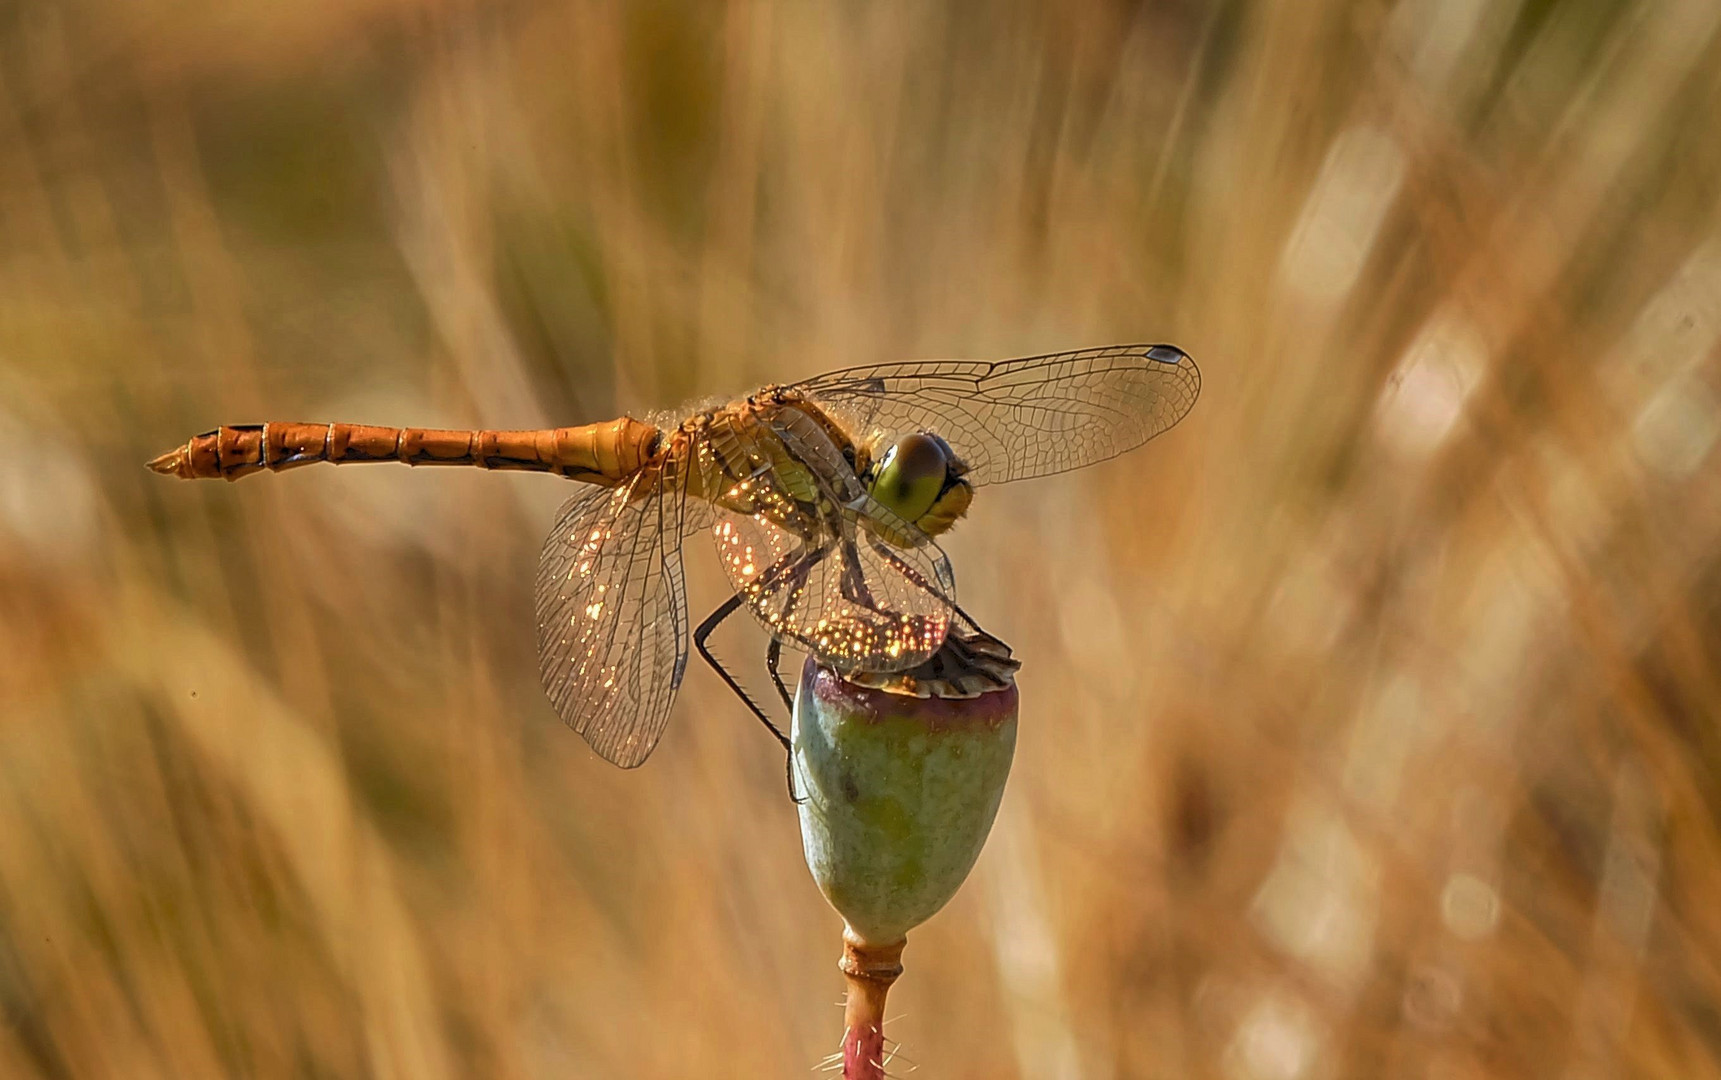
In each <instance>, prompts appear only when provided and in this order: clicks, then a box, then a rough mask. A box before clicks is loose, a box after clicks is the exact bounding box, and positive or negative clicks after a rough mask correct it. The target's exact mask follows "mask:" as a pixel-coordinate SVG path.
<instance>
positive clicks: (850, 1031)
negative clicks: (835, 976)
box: [839, 928, 908, 1080]
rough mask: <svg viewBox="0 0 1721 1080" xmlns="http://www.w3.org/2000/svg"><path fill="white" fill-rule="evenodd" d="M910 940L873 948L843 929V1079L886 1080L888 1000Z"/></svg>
mask: <svg viewBox="0 0 1721 1080" xmlns="http://www.w3.org/2000/svg"><path fill="white" fill-rule="evenodd" d="M907 943H908V939H907V938H903V939H901V940H899V941H896V942H893V943H891V944H889V945H870V944H868V943H867V942H865V941H862V940H861V939H860V938H859V937H858V936H857V935H856V934H855V932H854V931H853V930H850V929H847V928H845V929H844V930H843V959H842V963H841V964H840V965H839V966H840V967H841V968H842V972H843V977H844V978H845V979H846V980H847V981H848V984H849V992H848V1000H847V1002H846V1003H845V1005H844V1007H843V1080H883V1078H884V999H885V995H886V994H888V993H889V992H890V986H891V984H892V983H894V982H895V981H896V977H897V976H898V975H901V974H902V947H903V946H904V945H906V944H907Z"/></svg>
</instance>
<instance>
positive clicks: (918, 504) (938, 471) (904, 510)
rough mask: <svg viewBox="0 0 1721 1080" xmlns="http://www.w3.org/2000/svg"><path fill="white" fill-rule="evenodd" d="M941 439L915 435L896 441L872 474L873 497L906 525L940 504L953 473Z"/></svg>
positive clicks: (947, 453) (949, 457)
mask: <svg viewBox="0 0 1721 1080" xmlns="http://www.w3.org/2000/svg"><path fill="white" fill-rule="evenodd" d="M950 465H951V455H950V451H949V450H948V449H947V447H946V444H945V443H944V441H943V440H942V439H939V438H937V437H935V436H932V435H924V434H920V433H918V432H917V433H915V434H912V435H904V436H903V437H902V438H900V439H898V440H896V442H895V443H894V444H893V445H892V446H891V448H890V449H889V450H886V451H885V453H884V459H883V460H882V461H880V462H879V463H878V468H877V469H876V470H874V472H873V475H872V491H871V494H872V497H873V498H875V499H877V500H878V501H879V502H881V503H883V504H884V505H885V508H886V509H888V510H890V512H891V513H893V514H895V515H896V516H897V517H899V518H901V519H902V520H904V521H907V522H916V521H919V520H920V519H921V518H922V517H924V516H925V514H926V512H927V511H928V510H931V509H932V504H933V503H935V502H937V501H938V496H939V494H940V493H941V492H942V491H943V490H944V484H945V480H946V479H947V478H948V476H949V474H950Z"/></svg>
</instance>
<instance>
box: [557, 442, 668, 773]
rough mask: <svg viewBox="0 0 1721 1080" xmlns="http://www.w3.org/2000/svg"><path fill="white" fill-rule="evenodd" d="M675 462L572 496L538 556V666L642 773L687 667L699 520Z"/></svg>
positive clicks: (562, 697)
mask: <svg viewBox="0 0 1721 1080" xmlns="http://www.w3.org/2000/svg"><path fill="white" fill-rule="evenodd" d="M686 488H687V485H686V478H685V477H684V476H683V475H681V474H679V473H678V472H677V470H676V469H675V467H674V462H673V461H669V462H666V463H665V465H664V469H663V471H661V472H659V471H657V470H652V469H648V470H646V471H644V472H641V473H639V474H637V475H636V476H634V477H633V479H632V480H630V481H629V482H628V483H626V484H623V485H621V486H620V487H617V488H613V489H610V488H595V489H593V490H591V491H588V492H582V493H581V494H578V495H575V496H574V497H573V498H571V499H569V500H568V501H567V502H566V503H565V504H563V506H562V508H561V510H560V511H559V512H558V513H557V515H556V523H555V526H554V527H553V528H552V529H551V530H550V536H549V539H548V540H546V541H545V543H544V551H543V556H542V558H541V559H540V561H539V564H538V581H537V589H536V595H537V614H538V671H539V674H540V676H541V677H542V679H543V682H544V691H545V693H546V694H548V695H549V698H550V703H551V704H552V705H554V706H555V708H556V712H557V713H559V714H560V715H561V717H562V719H563V720H564V721H565V722H566V723H567V725H568V726H569V727H571V728H573V729H574V730H575V731H577V732H579V733H580V735H581V736H583V737H584V738H585V740H586V742H588V743H590V744H591V747H592V749H593V750H596V751H597V752H598V753H599V754H601V755H602V756H603V757H604V758H606V759H608V760H609V761H612V762H614V763H615V764H617V765H620V766H621V767H622V768H624V769H631V768H633V767H634V766H636V765H639V764H640V763H641V762H643V761H644V760H645V759H646V757H647V756H648V755H649V754H650V753H651V751H652V749H653V748H654V747H656V746H657V742H658V739H659V738H661V737H662V735H663V730H664V727H665V726H666V725H667V724H668V722H669V710H670V706H671V705H672V704H673V703H674V701H675V694H676V691H677V689H678V688H679V687H680V686H681V677H682V675H683V674H684V673H685V671H686V669H687V635H688V616H687V593H686V589H685V587H684V583H683V573H682V566H681V539H682V535H683V534H684V532H686V531H687V530H688V529H690V528H693V527H697V525H698V524H699V522H698V521H695V520H690V518H691V517H695V516H697V512H696V511H691V512H690V510H689V500H688V499H687V498H686Z"/></svg>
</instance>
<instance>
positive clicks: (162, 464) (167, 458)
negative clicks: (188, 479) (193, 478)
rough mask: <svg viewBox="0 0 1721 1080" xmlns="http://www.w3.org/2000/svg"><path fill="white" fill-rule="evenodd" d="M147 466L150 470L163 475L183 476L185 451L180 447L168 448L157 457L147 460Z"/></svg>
mask: <svg viewBox="0 0 1721 1080" xmlns="http://www.w3.org/2000/svg"><path fill="white" fill-rule="evenodd" d="M149 468H150V471H151V472H158V473H161V474H162V475H164V476H184V475H185V451H184V449H183V448H180V449H175V450H169V451H168V452H167V453H165V454H162V455H161V456H159V457H154V458H151V459H150V460H149Z"/></svg>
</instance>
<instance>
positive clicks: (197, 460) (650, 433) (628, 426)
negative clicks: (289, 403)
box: [149, 416, 659, 486]
mask: <svg viewBox="0 0 1721 1080" xmlns="http://www.w3.org/2000/svg"><path fill="white" fill-rule="evenodd" d="M658 440H659V432H658V429H657V428H655V427H653V426H652V425H650V424H644V423H641V422H640V421H638V420H634V419H632V418H630V417H625V416H624V417H622V418H621V419H619V420H614V421H611V422H609V423H604V424H587V425H585V426H583V427H571V428H545V429H542V430H538V431H489V430H479V431H439V430H434V429H429V428H392V427H371V426H368V425H364V424H306V423H280V422H273V423H267V424H246V425H237V426H226V427H219V428H216V429H215V430H214V431H210V432H205V433H204V434H202V435H199V436H197V437H196V438H194V439H192V440H191V441H190V442H188V443H186V444H185V445H184V446H181V447H179V448H178V449H175V450H171V451H169V452H168V453H165V454H163V455H161V456H160V457H158V458H156V459H155V460H154V461H151V462H150V463H149V467H150V468H152V469H154V470H155V471H156V472H159V473H167V474H169V475H172V476H179V477H183V478H185V479H188V480H191V479H201V478H213V477H223V478H225V479H228V480H237V479H239V478H240V477H241V476H249V475H251V474H252V473H254V472H261V471H262V470H264V469H267V470H269V471H271V472H280V471H281V470H282V469H292V468H297V467H298V466H300V465H310V464H313V463H315V462H318V461H327V462H330V463H333V464H336V465H342V464H349V463H352V462H366V461H399V462H404V463H406V464H408V465H473V466H477V467H478V468H483V469H525V470H530V471H535V472H549V473H556V474H558V475H560V476H566V477H568V478H569V479H572V480H581V481H585V482H586V483H593V484H601V485H604V486H614V485H616V484H619V483H621V482H622V481H623V480H625V479H627V478H628V477H629V476H632V475H633V474H634V473H635V472H637V471H638V470H639V469H640V468H641V466H643V465H644V464H645V462H646V461H647V460H648V459H649V458H650V456H651V454H652V453H653V451H654V450H655V449H656V448H657V444H658Z"/></svg>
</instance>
